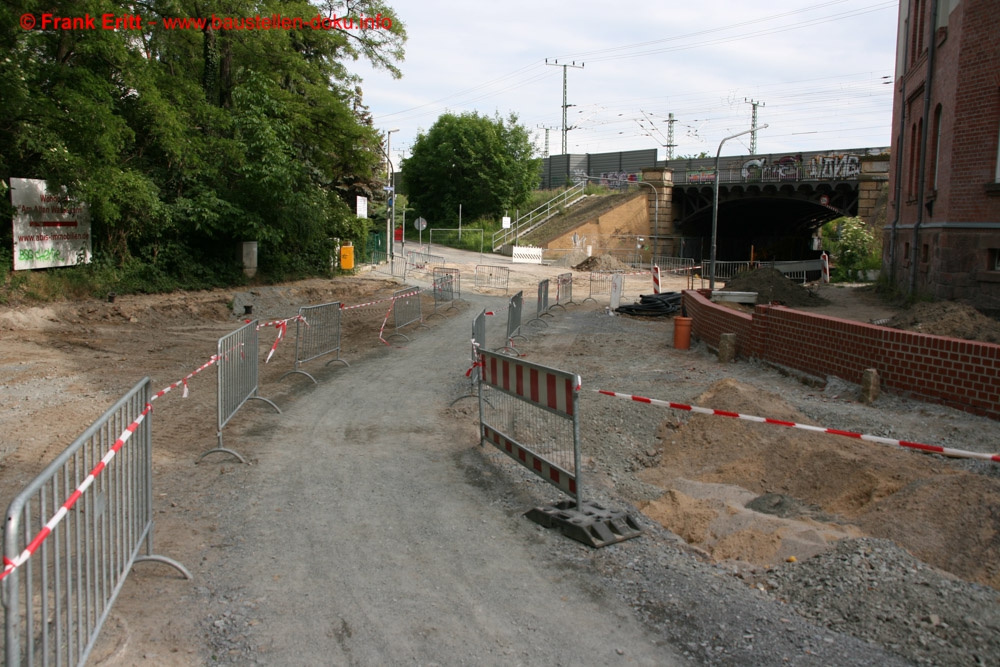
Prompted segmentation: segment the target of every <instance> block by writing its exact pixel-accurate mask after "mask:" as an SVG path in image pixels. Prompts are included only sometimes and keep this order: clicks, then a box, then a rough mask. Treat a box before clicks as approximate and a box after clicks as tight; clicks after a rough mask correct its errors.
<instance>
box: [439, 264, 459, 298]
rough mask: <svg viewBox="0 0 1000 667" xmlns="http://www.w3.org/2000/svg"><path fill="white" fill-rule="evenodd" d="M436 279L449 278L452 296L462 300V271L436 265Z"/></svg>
mask: <svg viewBox="0 0 1000 667" xmlns="http://www.w3.org/2000/svg"><path fill="white" fill-rule="evenodd" d="M433 275H434V279H435V280H437V279H439V278H449V279H450V280H449V284H450V285H451V294H452V298H453V299H454V300H455V301H461V300H462V273H461V271H459V270H458V269H447V268H444V267H441V266H435V267H434V274H433Z"/></svg>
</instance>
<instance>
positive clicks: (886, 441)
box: [595, 389, 1000, 463]
mask: <svg viewBox="0 0 1000 667" xmlns="http://www.w3.org/2000/svg"><path fill="white" fill-rule="evenodd" d="M595 391H597V392H598V393H599V394H604V395H605V396H614V397H616V398H624V399H627V400H631V401H636V402H637V403H648V404H650V405H661V406H663V407H667V408H673V409H674V410H686V411H688V412H697V413H699V414H703V415H716V416H719V417H733V418H735V419H745V420H747V421H752V422H758V423H763V424H774V425H775V426H785V427H787V428H798V429H802V430H804V431H812V432H814V433H830V434H831V435H842V436H845V437H848V438H855V439H857V440H864V441H866V442H877V443H879V444H882V445H895V446H898V447H905V448H908V449H915V450H917V451H921V452H927V453H931V454H941V455H942V456H950V457H952V458H963V459H982V460H984V461H994V462H997V463H1000V454H986V453H983V452H968V451H964V450H961V449H951V448H948V447H941V446H938V445H925V444H922V443H919V442H910V441H909V440H895V439H893V438H883V437H881V436H877V435H864V434H861V433H853V432H851V431H841V430H839V429H835V428H824V427H822V426H809V425H808V424H797V423H795V422H788V421H782V420H780V419H770V418H767V417H754V416H753V415H744V414H740V413H738V412H728V411H726V410H713V409H711V408H699V407H697V406H693V405H684V404H683V403H671V402H670V401H660V400H657V399H655V398H646V397H644V396H634V395H632V394H621V393H618V392H616V391H605V390H603V389H596V390H595Z"/></svg>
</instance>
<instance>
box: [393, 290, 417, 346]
mask: <svg viewBox="0 0 1000 667" xmlns="http://www.w3.org/2000/svg"><path fill="white" fill-rule="evenodd" d="M392 319H393V325H394V328H395V331H393V332H392V333H391V334H389V335H388V336H386V338H387V339H388V338H391V337H393V336H399V337H401V338H405V339H406V340H410V337H409V336H407V335H406V334H403V333H400V332H399V330H400V329H402V328H403V327H405V326H406V325H408V324H413V323H414V322H417V323H418V324H417V326H418V328H419V327H424V328H425V329H426V328H427V325H426V324H424V317H423V313H422V312H421V307H420V290H419V289H414V288H412V287H407V288H404V289H401V290H397V291H395V292H393V294H392Z"/></svg>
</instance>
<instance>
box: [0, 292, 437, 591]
mask: <svg viewBox="0 0 1000 667" xmlns="http://www.w3.org/2000/svg"><path fill="white" fill-rule="evenodd" d="M420 291H421V290H414V291H413V292H408V293H407V294H401V295H399V296H398V297H392V298H390V299H383V300H381V301H386V300H388V301H393V302H394V303H395V300H396V299H398V298H400V299H401V298H403V297H406V296H412V295H413V294H419V293H420ZM381 301H377V302H373V303H381ZM361 305H372V304H361ZM350 307H351V308H359V307H361V306H350ZM389 312H392V308H391V307H390V308H389ZM388 319H389V313H386V320H387V321H388ZM296 320H301V321H303V322H305V323H306V326H308V325H309V323H308V322H306V319H305V318H304V317H302V316H301V315H296V316H294V317H289V318H287V319H284V320H273V321H270V322H265V323H263V324H258V325H257V329H258V330H260V329H262V328H264V327H269V326H273V327H276V328H277V329H278V336H277V338H276V339H275V341H274V345H272V346H271V351H270V352H269V353H268V355H267V361H270V360H271V356H272V355H273V354H274V351H275V349H277V347H278V343H279V342H281V340H282V339H283V338H284V336H285V332H286V330H287V328H288V322H290V321H296ZM249 321H252V320H248V322H249ZM382 328H383V330H384V329H385V323H384V322H383V324H382ZM379 340H382V342H383V343H386V341H385V340H384V339H383V338H382V332H381V331H380V332H379ZM386 345H388V343H386ZM242 347H243V343H239V344H238V345H236V346H234V347H233V348H231V349H230V350H228V351H227V352H225V353H224V354H223V355H218V354H213V355H212V357H211V358H210V359H209V360H208V361H207V362H205V363H204V364H202V365H201V366H199V367H198V368H197V369H195V370H194V371H192V372H191V373H188V374H187V375H185V376H184V377H183V378H182V379H180V380H178V381H177V382H174V383H172V384H170V385H169V386H167V387H166V388H165V389H161V390H160V391H158V392H156V393H155V394H153V395H152V396H151V397H150V399H149V402H148V403H146V406H145V408H144V409H143V411H142V413H141V414H140V415H139V416H138V417H137V418H136V419H135V421H133V422H132V423H131V424H129V425H128V426H127V427H126V428H125V430H124V431H122V433H121V435H120V436H119V437H118V439H117V440H115V442H114V444H113V445H112V446H111V448H110V449H109V450H108V451H107V453H106V454H105V455H104V457H103V458H102V459H101V461H100V462H99V463H98V464H97V465H96V466H94V468H93V469H92V470H91V471H90V473H89V474H88V475H87V477H86V478H85V479H84V480H83V482H81V483H80V485H79V486H78V487H77V488H76V490H75V491H74V492H73V493H72V494H71V495H70V497H69V498H68V499H67V500H66V502H64V503H63V504H62V506H61V507H60V508H59V510H58V511H57V512H56V513H55V514H54V515H52V517H51V518H50V519H49V520H48V521H47V522H46V524H45V526H43V527H42V529H41V530H40V531H39V532H38V534H36V535H35V537H34V538H32V540H31V542H30V543H28V546H27V547H25V549H24V551H22V552H21V553H20V554H19V555H18V556H17V557H16V558H14V559H13V560H11V559H10V558H7V557H6V556H4V557H3V565H4V568H3V571H0V581H2V580H3V579H4V578H5V577H7V575H9V574H10V573H11V572H13V571H14V570H15V569H17V568H18V567H20V566H21V565H23V564H24V563H25V562H27V560H28V559H29V558H31V556H32V555H33V554H34V553H35V551H37V550H38V547H40V546H41V544H42V543H43V542H44V541H45V540H46V539H48V537H49V535H51V534H52V531H53V530H55V528H56V526H58V525H59V523H60V522H61V521H62V520H63V519H64V518H65V517H66V515H67V514H68V513H69V510H71V509H72V508H73V506H74V505H75V504H76V501H77V500H79V499H80V497H81V496H82V495H83V494H84V493H86V491H87V489H89V488H90V486H91V485H92V484H93V483H94V480H95V479H97V476H98V475H100V474H101V472H102V471H103V470H104V469H105V468H106V467H107V466H108V464H109V463H110V462H111V460H112V459H113V458H114V457H115V456H116V455H117V454H118V452H119V451H120V450H121V448H122V447H124V446H125V443H126V442H128V441H129V439H130V438H131V437H132V434H133V433H135V431H136V430H137V429H138V428H139V425H140V424H142V422H143V420H145V418H146V415H148V414H149V413H150V411H151V410H152V409H153V401H155V400H156V399H158V398H160V397H161V396H165V395H166V394H169V393H170V392H171V391H172V390H174V389H176V388H177V387H178V386H181V385H183V386H184V391H183V392H182V394H181V396H182V397H183V398H187V396H188V380H190V379H191V378H193V377H194V376H195V375H197V374H198V373H201V372H202V371H204V370H205V369H206V368H209V367H210V366H213V365H214V364H216V363H218V362H219V360H220V359H221V358H223V357H224V356H225V355H227V354H229V353H230V352H233V351H234V350H236V349H237V348H242ZM243 353H244V352H243V350H242V349H240V354H243ZM267 361H265V363H267Z"/></svg>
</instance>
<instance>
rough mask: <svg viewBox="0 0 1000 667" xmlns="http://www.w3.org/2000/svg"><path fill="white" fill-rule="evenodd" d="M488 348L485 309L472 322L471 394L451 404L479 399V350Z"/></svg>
mask: <svg viewBox="0 0 1000 667" xmlns="http://www.w3.org/2000/svg"><path fill="white" fill-rule="evenodd" d="M485 348H486V309H485V308H484V309H483V310H482V312H480V313H479V314H478V315H476V319H474V320H472V358H471V363H472V365H471V366H470V367H469V372H468V373H466V375H468V377H469V380H470V383H471V384H470V385H469V393H468V394H463V395H461V396H459V397H458V398H456V399H455V400H454V401H452V402H451V404H452V405H455V404H456V403H458V402H459V401H460V400H462V399H463V398H478V396H477V394H476V387H477V386H478V385H479V378H480V376H481V375H482V373H480V371H479V350H482V349H485Z"/></svg>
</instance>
